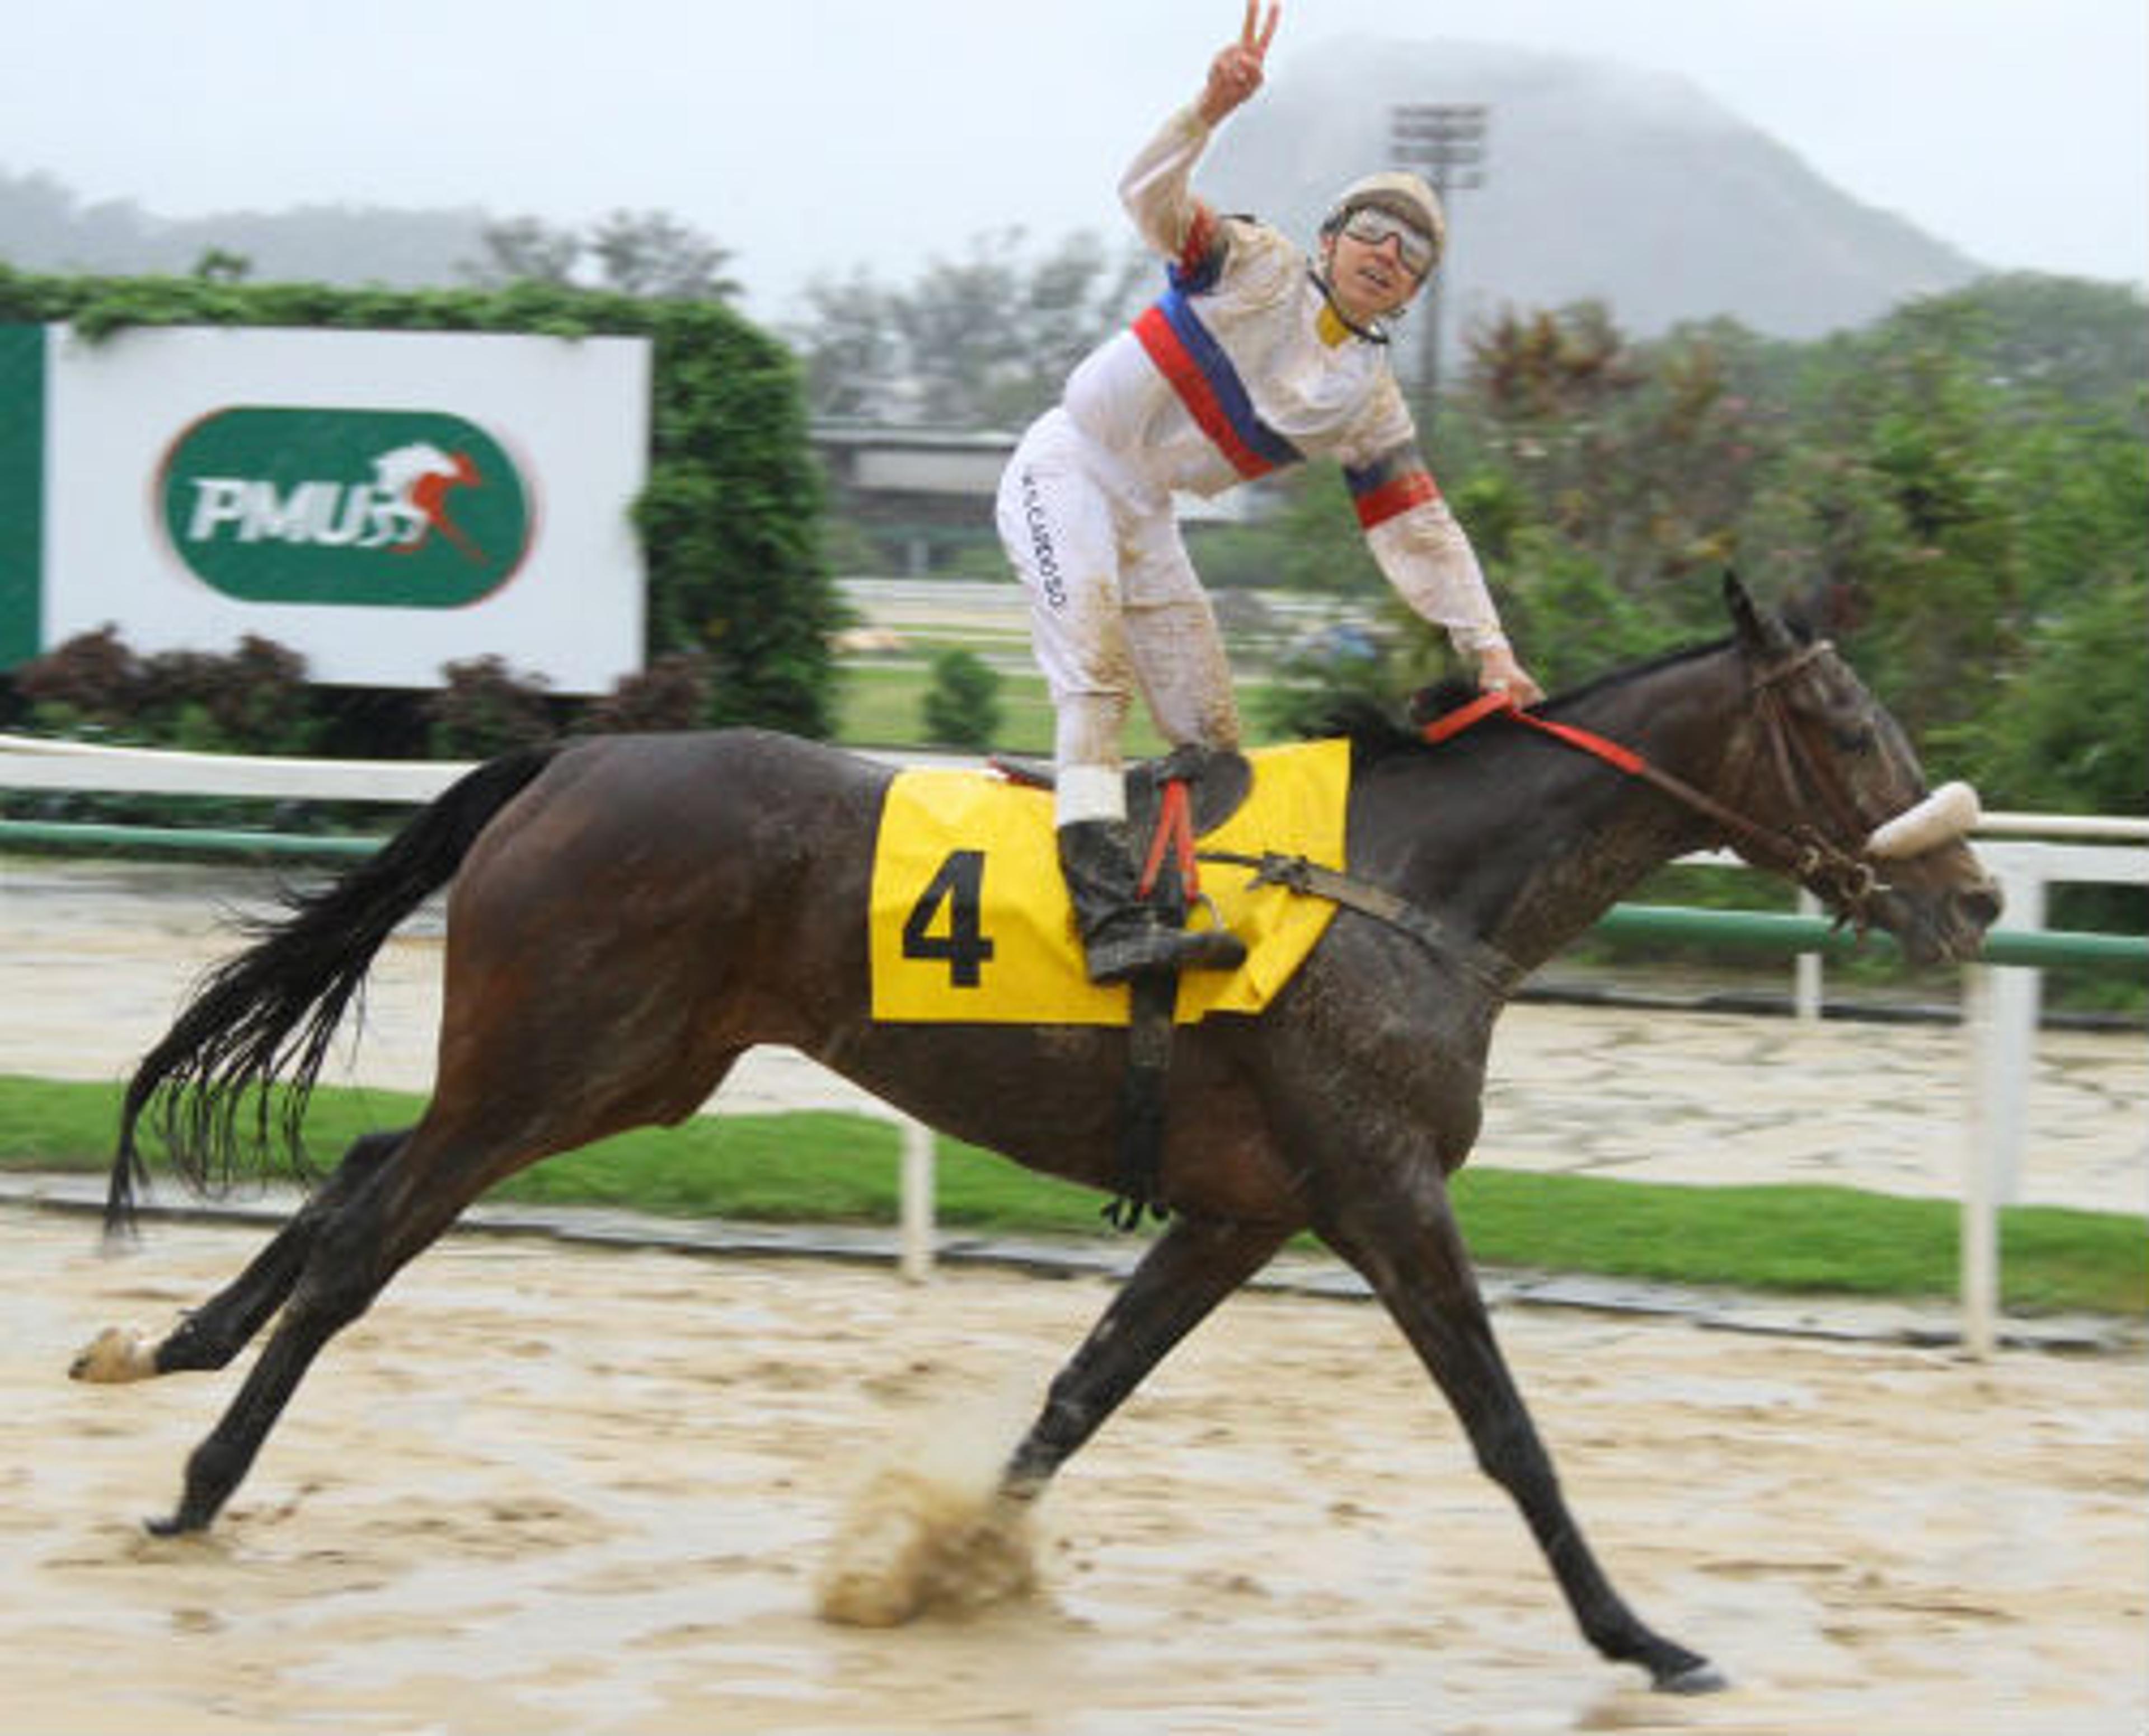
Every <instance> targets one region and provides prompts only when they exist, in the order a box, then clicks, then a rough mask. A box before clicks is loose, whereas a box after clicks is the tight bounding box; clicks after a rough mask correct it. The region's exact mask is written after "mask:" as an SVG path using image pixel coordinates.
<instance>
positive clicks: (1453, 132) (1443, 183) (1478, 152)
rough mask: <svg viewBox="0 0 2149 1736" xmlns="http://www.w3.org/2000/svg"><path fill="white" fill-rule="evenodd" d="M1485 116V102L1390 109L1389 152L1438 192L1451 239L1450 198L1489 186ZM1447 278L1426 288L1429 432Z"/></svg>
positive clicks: (1425, 411)
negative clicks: (1443, 286) (1443, 293)
mask: <svg viewBox="0 0 2149 1736" xmlns="http://www.w3.org/2000/svg"><path fill="white" fill-rule="evenodd" d="M1485 115H1486V108H1485V105H1484V104H1483V103H1398V104H1397V106H1396V107H1395V108H1393V109H1392V110H1391V111H1390V119H1389V132H1388V142H1389V148H1390V150H1391V151H1392V153H1393V154H1394V157H1395V159H1396V161H1397V162H1398V163H1401V164H1406V165H1407V166H1408V167H1410V168H1412V169H1417V170H1419V171H1420V172H1421V173H1422V174H1423V175H1424V176H1425V178H1426V179H1427V181H1428V182H1430V183H1431V184H1432V190H1433V191H1434V192H1435V193H1437V194H1439V196H1440V203H1441V207H1442V209H1443V210H1444V211H1445V212H1446V213H1447V225H1448V234H1449V236H1450V238H1451V239H1452V237H1453V235H1454V232H1455V206H1454V204H1453V202H1452V199H1451V197H1450V195H1451V194H1455V193H1459V192H1462V191H1463V190H1464V189H1477V188H1479V187H1482V186H1483V185H1484V184H1485ZM1446 276H1447V272H1446V270H1445V269H1444V267H1443V269H1441V270H1439V271H1436V272H1435V273H1434V274H1433V279H1432V282H1431V283H1429V284H1427V285H1426V289H1425V298H1424V309H1423V314H1424V320H1425V325H1424V334H1425V335H1424V336H1423V338H1422V340H1420V343H1421V348H1422V359H1421V364H1420V370H1421V378H1420V382H1419V392H1420V395H1421V397H1422V400H1423V403H1422V406H1421V408H1420V410H1419V411H1418V426H1419V428H1420V430H1422V431H1423V432H1426V433H1428V434H1429V433H1430V432H1431V430H1432V417H1433V411H1434V409H1435V407H1436V405H1437V400H1438V399H1439V396H1440V314H1441V300H1442V296H1441V287H1442V282H1443V280H1444V279H1445V278H1446Z"/></svg>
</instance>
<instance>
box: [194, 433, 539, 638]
mask: <svg viewBox="0 0 2149 1736" xmlns="http://www.w3.org/2000/svg"><path fill="white" fill-rule="evenodd" d="M159 493H160V496H161V499H162V504H163V509H164V512H163V516H164V531H165V534H166V535H167V536H169V538H170V539H171V544H172V546H173V548H174V550H175V551H177V552H178V554H179V558H180V559H181V560H182V561H184V562H185V563H186V564H187V566H188V567H189V568H190V569H191V570H192V571H194V573H195V574H197V575H198V576H199V577H201V578H202V579H203V580H204V581H206V582H207V583H208V584H209V585H210V586H212V587H214V589H216V590H218V591H222V592H223V593H224V595H225V596H234V597H238V598H240V599H242V600H243V601H248V602H275V603H341V604H350V605H355V606H362V607H375V608H383V607H400V608H417V609H453V608H460V607H461V606H463V605H465V604H466V603H472V602H476V601H477V600H478V599H479V598H480V597H481V596H485V595H486V593H487V592H489V591H495V590H497V589H498V588H499V587H500V586H501V585H504V584H505V583H506V582H507V581H508V580H509V579H510V578H511V577H512V576H513V575H514V573H515V571H516V568H517V567H519V566H521V564H522V559H523V556H525V555H526V554H527V553H528V552H529V548H530V536H531V518H532V513H531V500H530V493H529V491H528V490H527V489H526V487H525V486H524V485H523V481H522V478H521V476H520V475H519V474H518V473H517V472H516V468H515V465H514V463H513V461H512V460H510V459H509V457H508V455H507V454H506V452H505V451H503V450H501V447H500V445H499V443H498V442H497V441H496V440H493V439H492V438H491V435H487V434H486V432H485V430H483V429H481V428H480V427H478V426H477V425H476V424H474V423H471V422H467V421H465V420H463V419H462V418H461V417H460V416H452V415H444V414H441V413H439V412H435V411H429V410H327V409H280V408H271V407H264V406H258V405H242V406H237V407H234V408H233V409H229V410H217V411H215V412H214V413H213V414H211V415H207V416H204V418H203V419H202V420H200V421H199V422H196V423H194V425H193V426H191V427H190V428H189V429H188V430H187V431H186V432H185V433H184V434H183V435H180V436H179V439H178V440H176V441H174V443H173V445H172V448H171V450H169V452H168V453H166V455H165V457H164V466H163V471H162V476H161V481H160V485H159Z"/></svg>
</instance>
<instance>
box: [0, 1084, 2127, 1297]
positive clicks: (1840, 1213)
mask: <svg viewBox="0 0 2149 1736" xmlns="http://www.w3.org/2000/svg"><path fill="white" fill-rule="evenodd" d="M118 1096H119V1093H118V1087H117V1086H113V1085H107V1084H62V1083H56V1082H53V1081H48V1080H42V1079H19V1078H5V1077H0V1154H5V1155H0V1169H13V1170H88V1171H92V1172H102V1171H103V1170H104V1169H105V1167H106V1166H107V1165H108V1163H109V1161H110V1155H111V1149H112V1135H113V1128H114V1127H115V1126H116V1125H117V1117H118ZM418 1104H419V1099H416V1098H414V1097H406V1096H401V1095H399V1094H395V1093H392V1092H384V1091H357V1090H350V1089H322V1090H321V1091H320V1092H319V1093H318V1094H316V1096H315V1102H314V1107H313V1112H312V1115H311V1117H310V1120H309V1122H308V1128H309V1130H310V1141H311V1144H312V1146H313V1148H314V1150H315V1153H316V1154H317V1155H319V1156H320V1157H322V1158H324V1159H328V1158H332V1157H334V1156H335V1155H336V1154H337V1153H339V1152H340V1150H342V1149H343V1147H344V1146H345V1145H346V1144H347V1143H348V1142H349V1141H350V1140H351V1139H353V1138H354V1137H355V1136H356V1135H358V1134H359V1133H360V1132H362V1131H365V1130H369V1129H374V1128H380V1127H394V1126H397V1125H402V1124H403V1123H405V1122H406V1121H408V1120H410V1118H411V1117H412V1116H413V1115H415V1112H416V1110H417V1108H418ZM898 1167H899V1166H898V1162H897V1136H896V1133H895V1130H894V1129H893V1127H891V1126H890V1125H888V1123H886V1122H884V1121H878V1120H872V1119H870V1118H868V1117H864V1116H857V1115H834V1114H808V1113H799V1114H792V1115H737V1116H723V1117H710V1116H701V1117H697V1118H695V1119H694V1120H691V1121H689V1122H688V1123H687V1125H684V1126H682V1127H679V1128H675V1129H668V1130H649V1131H645V1132H640V1133H633V1134H627V1135H622V1137H620V1138H617V1139H615V1140H606V1141H605V1142H604V1143H603V1144H601V1145H596V1146H592V1147H591V1148H589V1149H588V1150H586V1151H581V1152H576V1153H574V1154H572V1155H569V1156H566V1157H561V1158H556V1159H554V1160H552V1161H551V1162H550V1163H547V1164H545V1165H541V1166H539V1167H538V1168H536V1169H535V1170H529V1171H526V1173H525V1174H523V1175H520V1176H518V1177H516V1179H515V1180H513V1181H511V1182H510V1183H508V1184H507V1185H506V1186H505V1187H503V1188H502V1189H501V1190H499V1191H498V1193H497V1194H496V1196H495V1197H497V1198H501V1199H511V1200H533V1201H544V1202H546V1203H550V1204H556V1205H570V1204H573V1205H610V1206H618V1207H623V1208H630V1209H632V1210H640V1211H649V1212H657V1213H664V1214H669V1215H676V1216H695V1217H703V1216H706V1217H728V1218H745V1219H757V1220H766V1221H775V1222H787V1221H788V1222H799V1221H811V1222H831V1223H853V1224H880V1225H887V1224H892V1223H893V1222H894V1220H895V1218H896V1214H897V1208H898ZM165 1186H166V1188H167V1190H169V1191H176V1190H177V1189H178V1184H177V1183H176V1182H175V1181H169V1180H168V1181H167V1182H166V1183H165ZM1456 1197H1457V1206H1458V1210H1459V1211H1460V1213H1461V1215H1462V1224H1463V1229H1464V1231H1465V1233H1466V1235H1467V1236H1468V1238H1469V1240H1470V1242H1471V1245H1472V1247H1473V1249H1474V1250H1476V1252H1477V1256H1478V1258H1479V1259H1480V1260H1483V1261H1484V1262H1485V1263H1486V1264H1487V1265H1488V1266H1515V1267H1527V1268H1531V1269H1534V1270H1543V1271H1573V1272H1594V1273H1602V1274H1606V1275H1610V1276H1624V1277H1633V1278H1646V1279H1655V1280H1658V1281H1667V1282H1676V1283H1683V1284H1704V1285H1726V1286H1738V1287H1741V1288H1745V1289H1752V1290H1767V1291H1791V1292H1802V1293H1824V1292H1829V1291H1834V1292H1839V1293H1848V1294H1854V1295H1859V1296H1896V1297H1905V1298H1927V1299H1932V1298H1946V1297H1950V1296H1953V1295H1954V1294H1955V1288H1956V1283H1957V1271H1958V1266H1957V1251H1956V1236H1957V1231H1958V1226H1959V1221H1960V1213H1959V1211H1958V1210H1957V1208H1956V1207H1955V1205H1952V1204H1951V1203H1950V1202H1948V1201H1945V1200H1906V1199H1900V1198H1896V1197H1894V1196H1891V1195H1878V1194H1868V1193H1861V1192H1859V1191H1856V1190H1852V1189H1848V1188H1833V1187H1673V1186H1658V1185H1650V1184H1647V1183H1641V1182H1633V1181H1617V1180H1603V1179H1601V1178H1597V1177H1589V1176H1569V1175H1525V1174H1521V1173H1517V1172H1515V1171H1512V1170H1493V1169H1488V1170H1468V1171H1466V1172H1465V1173H1464V1175H1463V1176H1462V1180H1461V1181H1460V1182H1459V1183H1458V1184H1457V1195H1456ZM1100 1203H1101V1202H1100V1200H1099V1198H1098V1196H1097V1195H1094V1194H1090V1193H1088V1192H1085V1191H1084V1190H1080V1189H1078V1188H1074V1187H1070V1186H1068V1185H1064V1184H1063V1183H1059V1182H1056V1181H1053V1180H1049V1179H1047V1178H1044V1177H1040V1176H1035V1175H1030V1174H1029V1173H1028V1172H1027V1171H1025V1170H1020V1169H1019V1168H1017V1167H1016V1166H1015V1165H1013V1164H1009V1163H1007V1162H1005V1161H1004V1160H1001V1159H999V1158H997V1157H994V1156H993V1155H990V1154H989V1153H986V1152H982V1151H979V1150H977V1149H976V1148H974V1147H972V1146H968V1145H960V1144H959V1143H956V1142H954V1141H952V1140H942V1141H940V1143H939V1161H938V1175H937V1190H936V1210H937V1212H938V1215H939V1219H940V1221H941V1222H942V1223H943V1224H944V1225H949V1226H951V1227H955V1228H960V1229H972V1230H998V1231H1003V1232H1022V1233H1034V1234H1040V1235H1105V1234H1109V1232H1107V1231H1105V1230H1103V1228H1102V1226H1101V1225H1100V1223H1099V1221H1098V1217H1097V1211H1098V1207H1099V1205H1100ZM2001 1274H2002V1280H2003V1283H2004V1286H2005V1300H2006V1305H2007V1306H2009V1307H2010V1308H2011V1309H2014V1310H2016V1311H2025V1312H2031V1313H2036V1312H2046V1311H2062V1310H2083V1311H2091V1312H2096V1313H2103V1314H2117V1315H2134V1316H2141V1315H2149V1236H2145V1235H2144V1234H2143V1230H2142V1225H2141V1220H2139V1219H2137V1218H2133V1217H2129V1216H2125V1215H2119V1214H2114V1213H2101V1212H2089V1211H2071V1210H2061V1209H2058V1208H2056V1207H2049V1206H2017V1207H2013V1208H2010V1209H2009V1210H2006V1211H2004V1212H2003V1213H2002V1214H2001Z"/></svg>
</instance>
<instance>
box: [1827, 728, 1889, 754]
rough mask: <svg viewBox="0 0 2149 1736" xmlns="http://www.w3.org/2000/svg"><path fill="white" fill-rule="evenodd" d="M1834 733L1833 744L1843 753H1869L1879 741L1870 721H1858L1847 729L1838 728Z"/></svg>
mask: <svg viewBox="0 0 2149 1736" xmlns="http://www.w3.org/2000/svg"><path fill="white" fill-rule="evenodd" d="M1834 733H1835V745H1836V747H1837V748H1838V749H1839V751H1840V752H1845V753H1859V754H1864V753H1870V752H1872V751H1873V749H1874V747H1875V746H1876V745H1877V744H1878V742H1879V741H1880V737H1878V736H1876V735H1875V733H1874V731H1873V726H1872V725H1871V724H1870V723H1860V724H1858V725H1856V726H1855V727H1850V728H1847V729H1845V728H1839V729H1838V730H1836V731H1835V732H1834Z"/></svg>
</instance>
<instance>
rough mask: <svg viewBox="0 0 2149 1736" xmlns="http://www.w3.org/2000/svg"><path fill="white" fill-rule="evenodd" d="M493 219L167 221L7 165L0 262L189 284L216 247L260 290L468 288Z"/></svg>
mask: <svg viewBox="0 0 2149 1736" xmlns="http://www.w3.org/2000/svg"><path fill="white" fill-rule="evenodd" d="M494 220H495V219H494V218H493V216H492V214H490V213H488V212H486V211H484V210H482V209H479V208H477V207H476V206H469V207H464V208H460V209H447V210H429V211H412V210H396V209H389V208H386V207H383V206H377V205H342V204H337V205H302V206H299V207H296V208H295V209H289V210H284V211H274V212H269V211H223V212H217V213H214V214H211V215H209V216H207V217H194V218H186V219H170V218H162V217H157V216H154V215H153V214H150V213H148V212H147V211H144V210H143V209H142V208H141V207H140V206H139V205H138V204H135V203H134V202H133V200H132V199H113V200H108V201H104V202H102V203H99V204H92V205H85V204H82V203H80V202H79V201H78V199H76V198H75V196H74V195H73V194H72V193H71V192H69V191H68V189H67V188H66V187H65V186H63V184H61V183H60V182H58V180H56V179H53V177H52V176H51V175H48V174H27V175H21V174H18V175H11V174H8V172H7V170H6V168H5V166H4V165H0V263H4V264H9V265H13V266H14V267H15V268H16V269H18V270H22V271H48V272H58V273H76V272H82V273H88V274H111V275H114V276H128V275H134V274H143V273H153V272H154V273H159V274H173V275H179V276H184V275H185V274H188V273H189V272H191V271H193V270H194V267H195V266H196V265H197V264H199V262H200V260H201V259H202V256H203V255H204V254H206V253H208V252H209V250H210V249H221V250H222V251H223V252H224V253H227V254H239V256H240V257H242V258H244V259H246V260H248V261H249V264H250V265H251V268H252V269H251V272H250V275H251V277H252V278H253V279H254V281H255V282H257V283H283V282H294V283H307V282H310V283H329V284H351V285H359V284H385V285H386V286H388V287H390V288H392V289H420V288H425V287H428V286H435V287H447V286H451V285H454V284H460V283H463V282H465V281H466V278H465V277H464V274H463V273H462V271H461V269H460V267H461V266H462V264H464V262H466V261H469V260H476V259H479V258H481V256H482V254H483V252H484V248H483V244H482V241H481V237H482V235H483V234H484V231H485V229H486V225H487V224H491V222H493V221H494Z"/></svg>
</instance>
